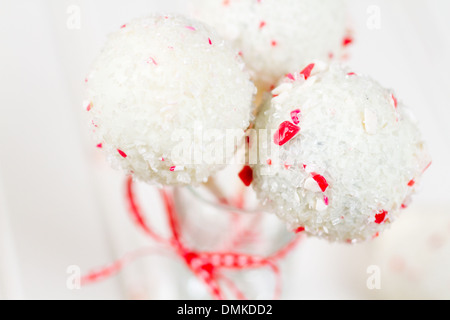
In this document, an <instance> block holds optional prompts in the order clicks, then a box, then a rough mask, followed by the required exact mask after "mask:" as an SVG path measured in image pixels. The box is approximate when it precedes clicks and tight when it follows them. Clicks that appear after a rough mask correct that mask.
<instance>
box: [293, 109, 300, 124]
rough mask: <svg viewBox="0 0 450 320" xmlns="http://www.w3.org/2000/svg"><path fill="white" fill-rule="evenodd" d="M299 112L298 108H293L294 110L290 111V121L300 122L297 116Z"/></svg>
mask: <svg viewBox="0 0 450 320" xmlns="http://www.w3.org/2000/svg"><path fill="white" fill-rule="evenodd" d="M299 114H300V110H299V109H297V110H294V111H292V112H291V119H292V122H293V123H294V124H299V123H300V119H299V117H298V115H299Z"/></svg>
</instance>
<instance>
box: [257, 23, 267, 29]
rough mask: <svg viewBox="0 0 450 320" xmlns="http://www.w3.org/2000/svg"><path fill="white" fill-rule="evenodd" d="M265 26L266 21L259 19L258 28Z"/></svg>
mask: <svg viewBox="0 0 450 320" xmlns="http://www.w3.org/2000/svg"><path fill="white" fill-rule="evenodd" d="M265 26H266V22H265V21H261V22H260V23H259V28H260V29H262V28H264V27H265Z"/></svg>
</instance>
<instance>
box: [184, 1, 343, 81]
mask: <svg viewBox="0 0 450 320" xmlns="http://www.w3.org/2000/svg"><path fill="white" fill-rule="evenodd" d="M191 2H192V5H191V7H192V10H191V11H192V13H193V15H194V16H196V17H197V18H199V19H200V20H202V21H205V22H206V23H208V24H210V25H212V26H214V27H215V28H216V30H217V32H219V33H220V34H221V35H222V36H223V37H224V38H225V39H226V40H229V41H231V42H232V43H233V44H234V46H235V47H236V48H237V49H238V50H240V52H241V55H242V57H243V59H244V61H245V63H246V64H247V67H249V69H250V70H251V71H253V79H254V80H255V81H256V82H257V83H259V85H261V86H263V87H270V86H271V85H273V84H276V82H277V81H278V79H279V78H280V77H282V76H283V75H284V74H286V73H287V72H290V71H291V70H298V69H300V68H301V67H302V66H303V65H305V64H306V63H309V62H310V61H311V60H313V59H321V60H326V59H329V58H330V57H332V56H333V55H336V54H338V53H340V51H341V48H342V45H343V44H347V43H348V42H349V41H351V40H350V39H347V40H346V35H347V33H346V32H347V29H346V27H347V25H346V9H345V2H344V1H343V0H259V1H258V0H227V1H224V0H191Z"/></svg>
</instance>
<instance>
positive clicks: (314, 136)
mask: <svg viewBox="0 0 450 320" xmlns="http://www.w3.org/2000/svg"><path fill="white" fill-rule="evenodd" d="M305 77H306V78H307V80H306V81H305ZM273 94H274V98H272V99H270V100H268V101H267V103H266V104H265V106H264V108H263V110H262V111H261V113H260V114H259V116H258V118H257V120H256V126H255V128H256V129H266V128H267V129H271V130H273V131H272V133H270V134H269V135H268V139H269V141H268V142H267V138H266V137H264V135H262V136H260V137H259V139H264V138H266V142H267V143H268V144H267V146H269V147H275V146H277V145H278V146H280V147H279V150H278V151H279V156H278V157H277V158H273V159H269V157H270V155H268V156H266V155H267V154H268V150H267V146H265V145H264V143H262V144H261V141H259V146H260V147H259V156H260V159H259V161H258V164H256V165H253V166H252V167H253V171H254V180H253V187H254V189H255V190H256V192H257V194H258V197H259V198H260V199H261V200H264V203H265V204H267V205H268V206H269V208H270V209H271V210H272V211H274V212H276V213H277V214H278V216H279V217H280V218H281V219H283V220H285V221H286V222H287V223H288V225H289V228H290V229H292V230H294V231H298V232H301V231H306V232H307V233H308V234H310V235H315V236H319V237H323V238H326V239H328V240H332V241H347V242H352V243H353V242H359V241H363V240H366V239H371V238H373V237H376V236H378V235H379V233H380V232H381V231H382V230H384V229H385V228H386V227H387V226H388V225H389V224H390V223H392V222H393V221H394V220H395V219H396V217H397V215H398V213H399V211H400V210H401V209H402V208H405V207H406V206H407V205H408V203H409V201H410V196H411V194H412V193H413V192H414V191H415V188H416V186H417V182H418V180H419V179H420V177H421V175H422V173H423V172H424V171H425V170H426V168H427V167H428V166H429V165H430V164H431V162H430V158H429V157H428V154H427V152H426V150H425V147H424V143H423V141H422V139H421V136H420V133H419V130H418V127H417V126H416V123H415V121H414V120H413V118H412V117H411V115H410V113H409V110H408V109H407V108H406V107H405V106H404V105H402V104H399V103H398V102H397V99H396V98H395V96H394V95H393V93H392V91H390V90H387V89H384V88H382V87H381V86H380V85H379V84H378V83H377V82H375V81H373V80H372V79H370V78H368V77H365V76H359V75H357V74H354V73H353V72H350V71H349V70H346V69H345V68H343V67H341V66H338V65H331V66H327V65H326V64H324V63H320V62H316V63H315V64H311V65H309V67H308V68H306V69H305V70H304V71H303V72H302V73H295V74H289V75H288V77H287V78H286V79H285V80H283V82H282V83H281V84H280V85H279V86H278V87H277V88H276V89H275V90H274V91H273ZM257 145H258V144H256V143H252V148H253V149H252V151H254V150H255V146H257Z"/></svg>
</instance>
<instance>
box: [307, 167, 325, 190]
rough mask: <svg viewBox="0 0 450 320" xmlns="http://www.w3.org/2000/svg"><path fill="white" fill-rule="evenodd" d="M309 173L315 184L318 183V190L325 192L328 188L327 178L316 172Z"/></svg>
mask: <svg viewBox="0 0 450 320" xmlns="http://www.w3.org/2000/svg"><path fill="white" fill-rule="evenodd" d="M311 175H312V178H313V179H314V181H316V182H317V184H318V185H319V187H320V190H322V192H325V191H326V190H327V188H328V182H327V179H325V178H324V177H323V176H322V175H320V174H317V173H315V172H312V173H311Z"/></svg>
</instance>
